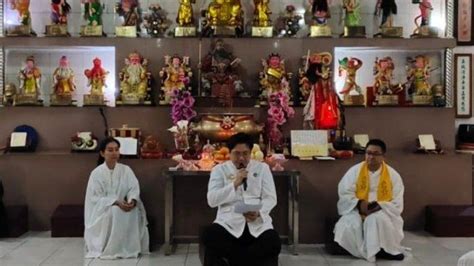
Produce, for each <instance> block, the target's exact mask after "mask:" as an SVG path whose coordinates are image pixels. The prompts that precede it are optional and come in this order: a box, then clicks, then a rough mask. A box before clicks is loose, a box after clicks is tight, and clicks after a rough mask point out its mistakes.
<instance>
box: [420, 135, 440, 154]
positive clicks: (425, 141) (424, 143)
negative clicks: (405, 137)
mask: <svg viewBox="0 0 474 266" xmlns="http://www.w3.org/2000/svg"><path fill="white" fill-rule="evenodd" d="M418 139H419V140H420V147H421V148H423V149H425V150H436V144H435V140H434V137H433V135H418Z"/></svg>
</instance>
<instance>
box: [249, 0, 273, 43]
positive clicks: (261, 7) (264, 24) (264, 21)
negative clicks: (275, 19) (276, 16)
mask: <svg viewBox="0 0 474 266" xmlns="http://www.w3.org/2000/svg"><path fill="white" fill-rule="evenodd" d="M253 3H254V6H255V10H254V11H253V23H252V24H253V27H252V36H255V37H272V36H273V27H272V20H271V19H270V15H271V14H272V11H271V10H270V0H253Z"/></svg>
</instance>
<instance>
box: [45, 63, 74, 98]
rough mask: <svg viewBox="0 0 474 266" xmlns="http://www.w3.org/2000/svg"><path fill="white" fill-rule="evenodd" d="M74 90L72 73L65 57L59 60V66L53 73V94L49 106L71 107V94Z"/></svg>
mask: <svg viewBox="0 0 474 266" xmlns="http://www.w3.org/2000/svg"><path fill="white" fill-rule="evenodd" d="M75 89H76V84H75V82H74V71H73V70H72V68H71V67H70V66H69V60H68V58H67V57H66V56H64V55H63V56H62V57H61V58H60V59H59V66H58V67H57V68H56V69H55V70H54V72H53V94H52V95H51V105H71V104H72V92H73V91H74V90H75Z"/></svg>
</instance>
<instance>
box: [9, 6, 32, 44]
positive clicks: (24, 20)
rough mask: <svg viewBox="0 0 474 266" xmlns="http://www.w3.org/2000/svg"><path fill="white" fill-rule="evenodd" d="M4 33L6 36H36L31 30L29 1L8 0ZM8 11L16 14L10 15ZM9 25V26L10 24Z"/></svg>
mask: <svg viewBox="0 0 474 266" xmlns="http://www.w3.org/2000/svg"><path fill="white" fill-rule="evenodd" d="M7 5H9V8H8V9H7V14H6V16H7V20H6V33H7V35H8V36H28V35H36V34H35V33H34V31H33V30H32V28H31V13H30V0H8V2H7ZM10 10H13V11H16V12H18V13H17V14H11V12H10ZM10 23H11V24H10Z"/></svg>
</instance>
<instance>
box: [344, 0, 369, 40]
mask: <svg viewBox="0 0 474 266" xmlns="http://www.w3.org/2000/svg"><path fill="white" fill-rule="evenodd" d="M342 8H343V9H344V10H345V18H344V34H343V36H344V37H365V26H361V16H360V3H359V0H342Z"/></svg>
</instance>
